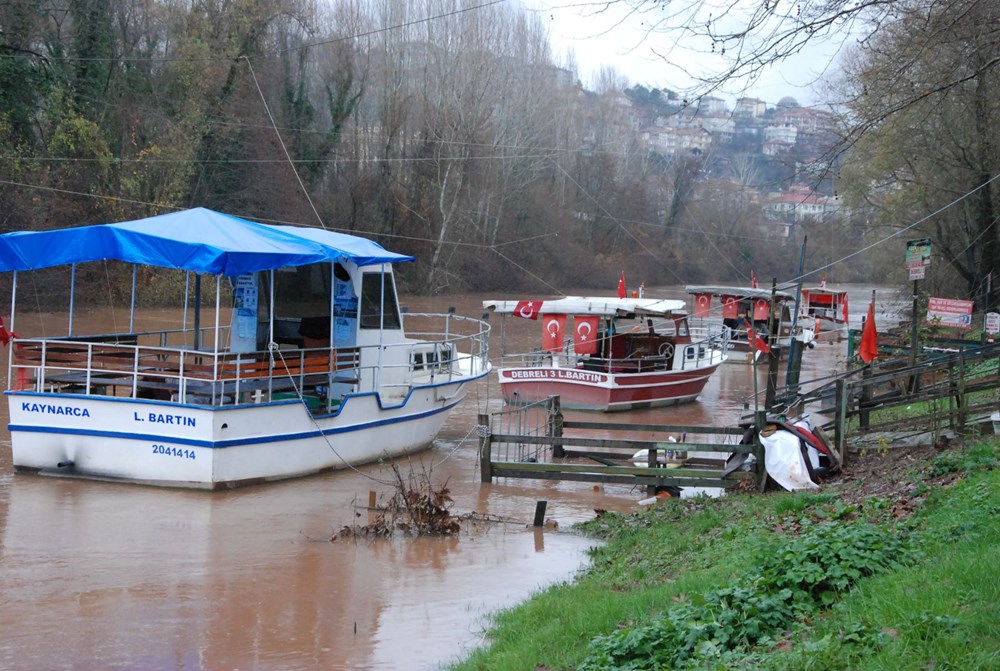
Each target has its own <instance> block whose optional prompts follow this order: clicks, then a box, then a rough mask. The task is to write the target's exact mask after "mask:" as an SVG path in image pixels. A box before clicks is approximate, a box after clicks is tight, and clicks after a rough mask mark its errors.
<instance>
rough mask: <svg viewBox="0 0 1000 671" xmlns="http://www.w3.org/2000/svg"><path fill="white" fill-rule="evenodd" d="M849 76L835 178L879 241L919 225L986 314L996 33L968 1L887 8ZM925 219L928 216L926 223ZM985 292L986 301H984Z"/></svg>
mask: <svg viewBox="0 0 1000 671" xmlns="http://www.w3.org/2000/svg"><path fill="white" fill-rule="evenodd" d="M894 16H895V19H896V20H895V21H894V22H893V24H892V25H891V26H887V28H886V29H885V30H884V31H883V32H882V33H880V34H879V35H878V36H877V37H876V38H873V39H871V40H869V41H867V42H866V43H865V44H864V45H863V48H862V49H859V50H858V53H857V54H856V55H855V57H854V58H853V59H852V60H851V62H850V63H849V65H848V67H847V78H846V83H847V85H848V89H847V90H848V92H849V93H850V108H851V111H852V112H853V114H854V116H855V118H856V119H857V124H856V127H857V128H860V129H864V133H858V134H857V135H856V140H857V141H856V142H855V145H854V150H853V152H852V156H851V157H850V160H849V161H848V162H847V164H846V165H845V169H844V175H845V177H846V178H847V179H848V181H846V182H845V184H847V185H850V187H851V191H850V194H851V195H852V196H853V197H854V198H855V200H856V201H861V200H862V199H863V201H864V202H865V203H866V204H868V205H869V206H871V207H872V208H874V214H875V217H876V218H877V219H878V220H881V222H883V223H884V224H885V227H886V228H887V229H888V231H887V232H888V233H891V232H892V231H893V230H897V231H898V230H899V228H900V227H902V226H903V225H906V224H910V223H911V222H920V221H922V222H923V223H922V224H921V225H920V226H919V227H917V228H916V229H913V232H912V233H909V235H912V236H928V237H931V238H932V239H933V240H934V246H935V250H937V251H939V252H940V253H941V255H942V256H943V258H944V259H945V260H946V261H947V262H948V264H949V265H950V267H951V268H952V270H953V271H954V272H955V273H956V275H957V276H958V277H959V278H961V281H962V283H964V285H965V287H964V290H965V293H967V295H969V296H970V297H974V298H977V299H979V300H980V301H981V302H982V304H983V305H984V306H992V305H994V303H995V299H996V298H997V290H996V288H993V287H991V286H990V285H991V284H992V283H991V282H990V277H991V274H993V275H995V274H996V273H997V272H998V271H1000V266H998V261H1000V259H998V241H1000V232H998V223H1000V222H998V214H1000V202H998V198H1000V189H998V188H997V185H996V176H997V175H998V173H1000V153H998V145H997V141H996V139H995V130H994V129H995V128H996V127H997V125H998V124H1000V104H998V102H997V100H996V96H995V91H997V90H998V87H1000V69H997V68H996V67H995V64H996V63H997V62H1000V41H998V40H997V37H998V36H1000V27H998V26H997V25H996V9H995V7H994V6H992V5H986V4H985V3H981V2H977V1H976V0H964V2H959V1H953V2H949V3H947V4H945V5H939V6H935V7H933V8H932V9H931V10H930V11H928V10H927V9H924V8H922V7H917V6H914V7H910V8H903V7H902V6H896V7H895V8H894ZM928 213H933V214H932V216H927V215H928ZM988 287H989V295H988V293H987V292H988Z"/></svg>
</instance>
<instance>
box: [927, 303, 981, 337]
mask: <svg viewBox="0 0 1000 671" xmlns="http://www.w3.org/2000/svg"><path fill="white" fill-rule="evenodd" d="M927 323H928V324H933V325H934V326H946V327H951V328H959V329H971V328H972V301H962V300H957V299H954V298H933V297H932V298H928V299H927Z"/></svg>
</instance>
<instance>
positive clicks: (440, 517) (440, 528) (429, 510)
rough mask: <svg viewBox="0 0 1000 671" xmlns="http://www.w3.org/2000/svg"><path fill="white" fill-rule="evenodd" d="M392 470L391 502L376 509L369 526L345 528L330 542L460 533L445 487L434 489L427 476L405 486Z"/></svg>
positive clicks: (415, 477) (412, 477)
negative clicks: (344, 539) (404, 535)
mask: <svg viewBox="0 0 1000 671" xmlns="http://www.w3.org/2000/svg"><path fill="white" fill-rule="evenodd" d="M391 466H392V472H393V475H394V476H395V481H396V489H395V492H394V493H393V495H392V498H391V499H389V501H388V502H387V503H386V504H385V505H383V506H379V508H378V509H377V513H376V515H375V519H374V520H373V521H372V522H371V523H369V524H365V525H363V526H358V525H346V526H344V527H343V528H342V529H341V530H340V533H338V534H335V535H334V536H333V538H331V539H330V540H331V541H334V540H337V539H338V538H343V537H347V538H389V537H392V535H393V534H394V533H396V532H404V533H406V534H408V535H411V536H450V535H453V534H457V533H458V532H459V531H461V528H462V527H461V524H460V522H459V520H458V519H457V518H456V517H454V516H452V514H451V512H449V510H448V507H449V506H450V505H451V504H452V503H454V500H453V499H452V498H451V495H450V492H449V490H448V487H447V483H445V485H443V486H441V487H440V488H434V487H433V486H432V485H431V481H430V476H429V474H427V473H426V472H425V473H422V474H411V475H410V476H409V478H407V480H408V481H409V482H406V481H404V480H403V476H402V474H401V473H400V472H399V468H398V467H397V466H396V464H391ZM418 475H419V477H418Z"/></svg>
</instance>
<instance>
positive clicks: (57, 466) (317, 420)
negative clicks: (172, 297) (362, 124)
mask: <svg viewBox="0 0 1000 671" xmlns="http://www.w3.org/2000/svg"><path fill="white" fill-rule="evenodd" d="M411 260H412V257H408V256H403V255H400V254H395V253H392V252H389V251H386V250H385V249H384V248H382V247H381V246H380V245H378V244H376V243H374V242H372V241H369V240H366V239H363V238H359V237H355V236H350V235H343V234H339V233H334V232H330V231H327V230H324V229H317V228H305V227H296V226H273V225H264V224H260V223H255V222H251V221H247V220H244V219H239V218H236V217H232V216H228V215H225V214H220V213H218V212H213V211H211V210H206V209H202V208H198V209H193V210H187V211H183V212H176V213H172V214H166V215H161V216H154V217H149V218H146V219H140V220H136V221H128V222H122V223H116V224H103V225H95V226H83V227H74V228H67V229H60V230H52V231H43V232H18V233H9V234H5V235H2V236H0V271H5V272H6V271H9V272H11V273H12V280H13V281H12V282H11V286H12V296H11V313H10V317H9V320H8V327H9V328H10V330H11V331H17V330H19V322H17V321H15V319H16V310H15V307H17V306H18V302H19V300H20V301H21V303H22V310H21V311H22V313H23V312H24V308H28V307H29V306H30V307H32V308H35V307H36V306H35V305H34V299H33V297H32V299H30V300H29V299H28V298H27V297H19V296H18V291H17V288H18V283H19V280H20V279H21V278H23V277H24V276H25V274H26V273H27V271H38V270H40V269H45V268H51V267H54V266H67V267H68V272H67V275H68V278H69V288H70V300H69V305H70V311H69V319H68V328H67V329H66V332H65V333H62V334H60V335H57V336H51V335H48V334H45V335H43V336H39V337H34V336H32V334H30V333H28V332H27V331H25V332H24V333H22V334H21V335H22V336H24V337H17V336H15V337H14V338H13V341H12V342H11V344H10V347H11V355H10V357H9V371H8V390H7V392H6V394H7V397H8V401H9V407H10V425H9V428H10V435H11V444H12V452H13V464H14V466H15V468H16V469H17V470H18V471H32V472H41V473H45V474H59V475H67V476H79V477H87V478H95V479H106V480H116V481H128V482H137V483H146V484H155V485H166V486H176V487H189V488H204V489H219V488H228V487H234V486H239V485H245V484H250V483H257V482H263V481H270V480H279V479H284V478H292V477H297V476H304V475H308V474H311V473H316V472H319V471H324V470H330V469H337V468H345V467H349V466H353V465H357V464H362V463H365V462H371V461H375V460H378V459H382V458H390V457H396V456H399V455H404V454H408V453H412V452H415V451H418V450H422V449H424V448H426V447H428V446H429V444H430V443H431V442H432V440H433V439H434V437H435V436H436V435H437V433H438V431H439V430H440V428H441V426H442V424H443V423H444V421H445V419H446V417H447V414H448V412H449V411H450V410H451V409H452V408H454V407H455V406H456V405H458V403H459V402H460V401H461V400H462V399H463V397H464V395H465V392H466V389H467V387H468V386H469V384H470V383H471V382H473V381H474V380H477V379H479V378H481V377H483V376H485V375H487V374H488V373H489V371H490V369H491V367H490V363H489V351H488V342H489V326H488V325H487V324H486V323H485V322H483V321H480V320H474V319H467V318H463V317H461V316H458V315H455V314H447V315H417V314H407V313H405V312H403V311H401V310H400V308H399V305H398V301H397V296H396V289H395V282H394V278H393V271H392V264H394V263H398V262H404V261H411ZM117 261H120V262H124V263H125V264H130V265H131V271H132V272H131V278H132V282H131V291H130V290H129V287H128V286H127V284H126V286H125V287H123V288H122V289H123V290H121V291H120V293H122V294H124V295H126V296H127V295H129V293H131V301H130V302H131V306H132V308H131V310H132V311H131V313H130V315H131V316H130V319H129V326H128V329H127V330H123V332H120V333H78V332H77V330H76V329H75V328H74V308H73V306H74V295H73V294H74V293H76V292H75V291H74V289H75V284H76V282H75V278H76V275H77V273H76V270H77V266H78V264H87V263H97V264H108V265H114V266H117V265H119V264H117V263H116V262H117ZM143 267H145V270H143V272H144V273H152V277H154V278H155V282H156V283H164V282H165V283H171V282H172V283H173V286H174V287H177V290H178V294H179V295H180V294H181V293H182V292H183V294H184V296H185V305H184V306H183V309H179V310H178V311H177V315H176V326H175V327H173V328H170V329H166V330H155V331H148V330H146V331H140V330H138V329H136V328H135V326H134V325H135V305H136V302H137V293H138V292H137V288H138V286H139V283H138V282H137V281H136V278H137V269H140V268H143ZM150 267H153V268H157V269H159V270H155V271H154V270H150ZM168 269H169V270H168ZM115 270H116V271H118V272H117V273H116V272H108V275H109V276H112V277H114V276H116V275H117V276H118V277H126V278H127V277H128V276H129V274H128V272H127V267H126V272H124V273H122V272H121V271H120V270H121V269H119V268H115ZM99 271H100V274H101V275H104V274H105V272H106V271H107V268H100V269H99ZM29 276H30V274H29ZM91 276H93V273H92V274H91ZM149 276H150V275H148V274H146V275H144V277H149ZM204 276H211V279H212V280H213V286H211V287H210V288H211V291H207V290H206V291H204V292H202V290H201V285H202V282H201V280H202V278H203V277H204ZM192 277H193V278H194V281H193V282H192V281H191V278H192ZM202 293H205V294H207V295H211V298H210V299H209V301H207V302H208V303H209V310H210V308H211V303H213V302H214V320H213V321H212V322H211V323H208V324H206V323H203V321H205V322H207V321H208V320H202V319H201V312H202V309H201V305H202V303H203V302H206V301H203V300H202V297H201V294H202ZM178 302H179V301H178ZM5 333H6V332H5V331H0V335H4V334H5Z"/></svg>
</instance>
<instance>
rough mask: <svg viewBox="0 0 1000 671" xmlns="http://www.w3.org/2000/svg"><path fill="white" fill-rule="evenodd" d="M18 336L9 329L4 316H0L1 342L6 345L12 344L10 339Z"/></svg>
mask: <svg viewBox="0 0 1000 671" xmlns="http://www.w3.org/2000/svg"><path fill="white" fill-rule="evenodd" d="M16 337H17V334H16V333H13V332H11V331H8V330H7V326H6V325H5V324H4V323H3V317H0V344H2V345H3V346H4V347H6V346H7V345H9V344H10V341H11V340H13V339H14V338H16Z"/></svg>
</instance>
